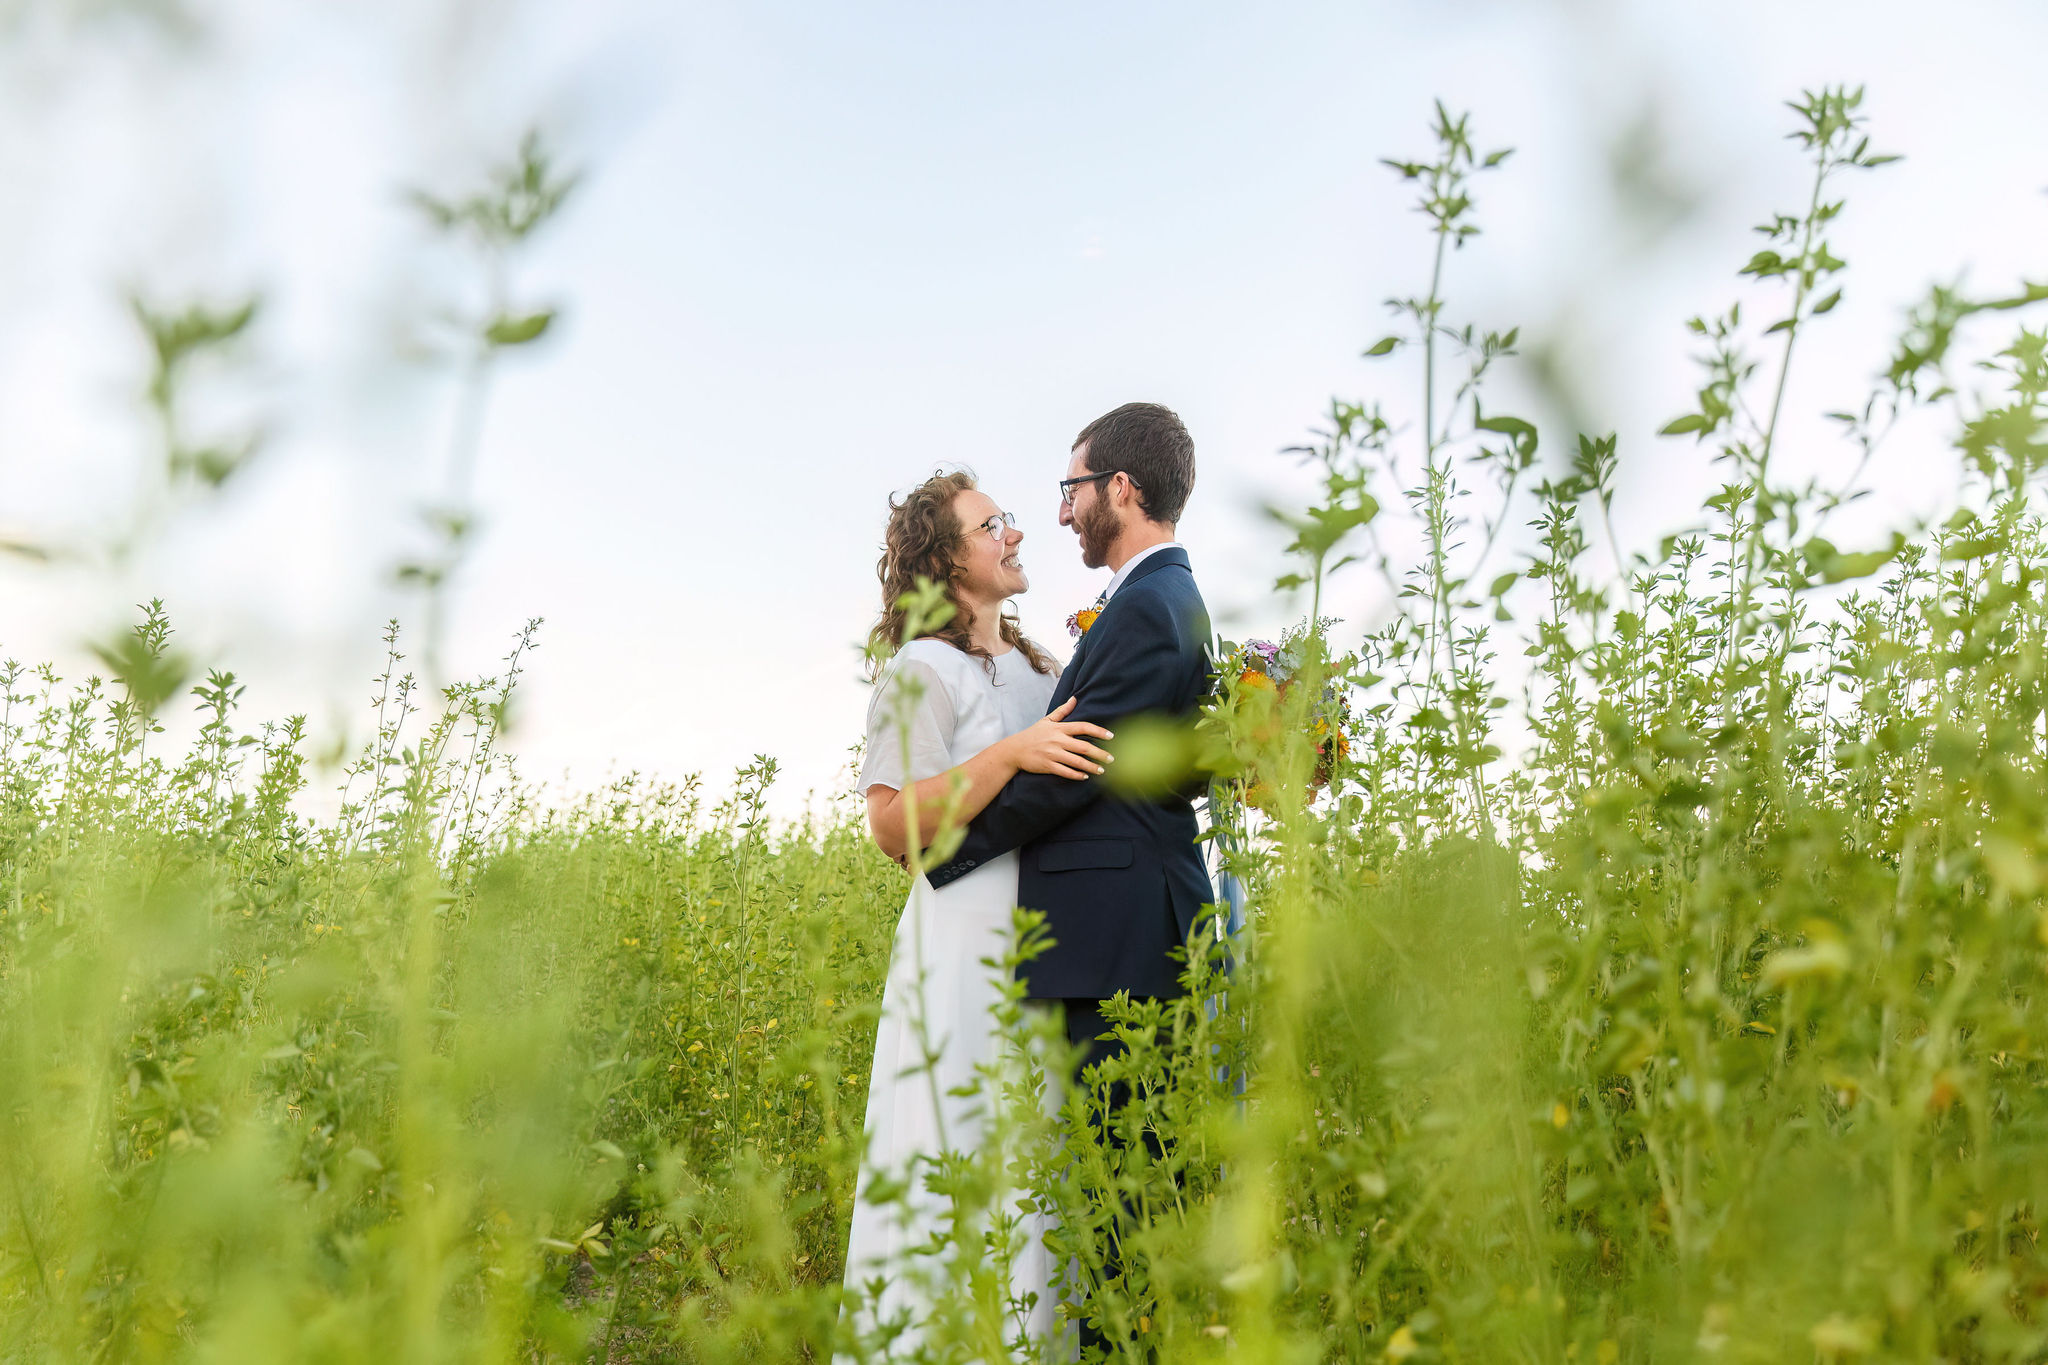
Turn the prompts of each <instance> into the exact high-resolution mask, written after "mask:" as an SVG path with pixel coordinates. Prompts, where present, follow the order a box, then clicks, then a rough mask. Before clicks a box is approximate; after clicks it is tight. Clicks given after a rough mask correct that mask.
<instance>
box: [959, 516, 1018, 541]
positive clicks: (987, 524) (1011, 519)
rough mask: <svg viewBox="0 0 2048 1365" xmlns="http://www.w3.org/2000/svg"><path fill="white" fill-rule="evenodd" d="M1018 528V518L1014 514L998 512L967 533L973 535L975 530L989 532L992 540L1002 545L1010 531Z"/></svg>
mask: <svg viewBox="0 0 2048 1365" xmlns="http://www.w3.org/2000/svg"><path fill="white" fill-rule="evenodd" d="M1016 529H1017V518H1016V517H1015V516H1014V515H1012V514H1011V513H1009V512H998V513H996V514H995V515H994V516H992V517H990V518H989V519H988V520H987V521H984V522H981V523H979V524H977V525H976V526H974V527H973V528H972V529H971V530H969V531H968V532H967V534H968V535H973V534H974V532H975V531H982V532H985V533H987V535H988V538H989V539H990V540H993V541H994V542H995V543H996V544H998V545H1000V544H1002V543H1003V541H1004V540H1005V539H1007V538H1008V536H1009V534H1010V532H1012V531H1014V530H1016Z"/></svg>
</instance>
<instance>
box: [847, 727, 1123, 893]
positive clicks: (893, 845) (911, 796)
mask: <svg viewBox="0 0 2048 1365" xmlns="http://www.w3.org/2000/svg"><path fill="white" fill-rule="evenodd" d="M1073 709H1074V699H1073V698H1071V697H1070V698H1068V699H1067V700H1066V701H1064V702H1062V703H1061V704H1060V705H1059V707H1058V708H1057V709H1055V710H1054V711H1053V712H1052V713H1051V714H1050V715H1048V716H1046V717H1045V719H1043V720H1041V721H1039V722H1037V723H1036V724H1035V725H1031V726H1029V727H1027V728H1025V729H1022V730H1019V731H1018V732H1017V733H1016V734H1014V735H1005V736H1004V737H1003V738H1001V739H999V740H997V741H996V742H995V743H993V744H991V745H989V746H988V747H987V748H986V749H983V750H982V751H981V752H980V753H978V754H976V755H975V756H974V757H972V758H970V759H968V760H967V761H966V762H965V763H962V764H960V765H959V766H958V767H955V768H951V769H948V770H947V771H945V772H942V773H940V774H939V775H938V776H936V777H927V778H926V779H925V780H924V781H922V782H918V783H915V784H913V785H912V786H911V787H910V788H909V789H908V790H906V791H899V790H897V789H896V788H894V787H888V786H882V785H880V784H877V785H875V786H872V787H869V788H868V831H869V832H870V833H871V834H872V835H873V836H874V840H875V846H876V847H877V848H879V849H881V850H882V852H884V853H886V854H888V855H889V856H890V857H892V858H895V859H896V860H898V861H899V862H900V861H902V859H903V858H904V856H905V855H906V854H907V853H908V851H909V848H910V836H909V827H910V809H911V803H912V802H913V801H914V802H915V803H916V809H917V841H918V844H919V846H920V847H929V846H930V844H931V842H932V840H933V839H934V838H936V837H937V835H938V832H939V825H940V823H941V822H942V821H944V820H945V819H946V815H947V810H948V807H949V806H951V805H952V803H953V800H954V797H953V788H954V783H955V782H956V781H960V782H964V783H965V790H963V791H962V792H961V793H960V797H959V804H958V805H957V806H956V807H953V809H952V820H951V822H950V823H951V824H952V825H954V826H955V827H957V826H960V825H964V824H966V823H967V822H968V821H969V820H972V819H973V818H974V817H975V816H977V815H979V814H981V812H982V811H983V809H985V808H986V807H987V805H988V803H989V802H991V801H993V800H995V797H996V793H997V792H999V791H1001V790H1002V789H1003V784H1004V783H1006V782H1008V781H1009V780H1010V779H1011V778H1012V777H1015V776H1016V775H1017V774H1018V773H1020V772H1031V773H1052V774H1056V775H1058V776H1060V777H1067V778H1072V779H1074V780H1075V781H1081V780H1084V779H1086V778H1089V777H1092V776H1094V775H1096V774H1098V773H1100V772H1101V771H1102V768H1103V765H1104V764H1106V763H1108V762H1110V761H1111V759H1110V756H1109V754H1107V753H1106V752H1104V751H1103V750H1101V749H1098V748H1096V747H1095V746H1094V745H1093V744H1091V743H1089V742H1088V741H1089V739H1090V738H1091V737H1092V738H1095V739H1109V738H1111V735H1110V732H1109V731H1107V730H1105V729H1103V728H1102V727H1101V726H1100V725H1094V724H1090V723H1089V722H1087V721H1070V720H1068V719H1067V718H1066V716H1067V713H1068V712H1069V711H1071V710H1073Z"/></svg>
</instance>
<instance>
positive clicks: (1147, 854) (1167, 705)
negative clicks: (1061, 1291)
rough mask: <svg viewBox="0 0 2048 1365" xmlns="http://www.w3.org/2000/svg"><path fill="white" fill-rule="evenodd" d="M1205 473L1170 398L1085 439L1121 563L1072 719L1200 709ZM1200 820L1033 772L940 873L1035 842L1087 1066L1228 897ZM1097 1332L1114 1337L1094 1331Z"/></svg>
mask: <svg viewBox="0 0 2048 1365" xmlns="http://www.w3.org/2000/svg"><path fill="white" fill-rule="evenodd" d="M1194 485H1195V444H1194V441H1193V440H1191V439H1190V438H1189V436H1188V431H1187V428H1186V427H1184V426H1182V425H1181V421H1180V418H1178V417H1176V416H1175V415H1174V414H1173V413H1172V412H1170V411H1169V410H1167V409H1166V408H1163V407H1160V406H1159V405H1158V404H1156V403H1126V404H1125V405H1124V406H1122V407H1120V408H1118V409H1116V410H1115V411H1114V412H1110V413H1106V414H1104V415H1103V416H1101V417H1098V418H1096V419H1095V420H1094V421H1093V422H1090V423H1089V424H1088V425H1087V426H1086V427H1084V428H1083V429H1082V431H1081V434H1080V435H1079V436H1077V437H1075V438H1074V446H1073V455H1072V458H1071V459H1069V460H1068V462H1067V477H1066V478H1064V479H1062V480H1060V525H1062V526H1071V527H1072V528H1073V531H1074V534H1075V535H1076V536H1078V537H1079V538H1080V541H1081V562H1082V563H1084V564H1086V565H1087V566H1088V567H1089V568H1091V569H1103V568H1106V569H1109V570H1110V571H1111V572H1112V573H1113V574H1114V575H1115V576H1114V577H1112V578H1111V579H1110V580H1109V586H1108V587H1107V588H1105V589H1103V592H1102V596H1101V597H1099V598H1097V599H1096V602H1095V607H1094V609H1093V610H1092V611H1087V612H1080V613H1077V614H1076V617H1075V622H1076V624H1077V625H1078V626H1079V628H1080V629H1081V630H1082V632H1083V633H1082V635H1081V642H1080V644H1079V645H1077V646H1076V647H1075V649H1074V657H1073V660H1072V661H1071V662H1070V663H1068V664H1067V668H1066V671H1065V672H1064V673H1062V674H1061V675H1060V681H1059V687H1058V688H1057V689H1056V690H1055V691H1054V692H1053V694H1052V702H1051V704H1050V706H1051V708H1056V707H1058V706H1059V705H1060V704H1061V703H1062V702H1064V701H1066V700H1067V698H1069V697H1077V698H1079V700H1078V702H1077V703H1076V704H1075V707H1074V710H1073V713H1072V714H1071V715H1069V716H1068V717H1067V719H1068V720H1088V721H1094V722H1095V723H1097V724H1099V725H1103V726H1106V727H1108V728H1109V729H1111V730H1114V729H1116V727H1117V726H1119V725H1121V724H1123V723H1124V722H1125V721H1128V720H1130V719H1131V718H1133V717H1136V716H1160V717H1166V718H1170V719H1185V718H1188V717H1191V716H1192V715H1193V713H1194V711H1195V708H1196V707H1197V706H1198V705H1199V704H1200V701H1201V699H1202V697H1203V696H1204V695H1205V694H1206V693H1207V692H1208V690H1209V679H1210V664H1209V658H1208V648H1207V646H1208V640H1209V615H1208V612H1207V611H1206V610H1205V609H1204V608H1203V606H1202V595H1201V593H1199V592H1197V591H1196V590H1195V576H1194V574H1193V573H1192V572H1191V571H1190V570H1189V568H1188V556H1187V551H1185V550H1183V549H1181V547H1180V546H1179V544H1178V543H1176V542H1175V540H1174V538H1173V537H1174V526H1175V523H1177V522H1178V521H1179V520H1180V514H1181V509H1182V508H1184V507H1185V506H1187V500H1188V493H1189V492H1190V491H1191V490H1192V489H1193V488H1194ZM1048 709H1050V708H1048ZM1196 832H1197V831H1196V824H1195V811H1194V806H1193V804H1192V802H1191V800H1190V797H1189V795H1188V794H1187V793H1186V792H1185V791H1182V792H1175V793H1173V794H1170V795H1167V796H1162V797H1157V798H1154V799H1146V800H1137V799H1132V798H1129V797H1125V796H1121V795H1118V794H1117V793H1115V792H1113V791H1111V790H1108V789H1107V788H1105V787H1104V785H1103V784H1102V782H1101V780H1100V779H1098V778H1092V777H1091V778H1089V779H1087V780H1086V781H1082V782H1076V781H1074V780H1072V779H1071V778H1065V777H1056V776H1050V775H1046V774H1042V773H1019V774H1017V775H1016V776H1015V777H1013V778H1011V779H1010V782H1009V785H1007V786H1005V787H1004V788H1003V790H1002V791H1001V792H1000V793H998V794H997V796H996V798H995V800H994V801H992V802H990V803H989V805H988V807H987V809H985V810H983V811H982V813H981V814H980V815H978V816H976V817H975V818H974V820H973V821H972V822H971V823H970V824H969V825H968V827H967V834H966V838H965V839H964V840H963V841H962V843H961V845H960V848H959V851H958V852H957V853H955V854H954V855H953V858H952V860H951V861H950V862H948V863H946V864H944V865H943V866H941V867H937V868H934V869H932V870H930V871H929V872H928V873H927V875H928V876H929V877H930V879H931V883H932V885H934V886H944V885H946V883H948V882H950V881H953V880H954V879H956V878H958V877H960V876H962V875H964V874H965V873H967V872H969V871H971V870H973V869H974V868H975V867H977V866H979V865H980V864H982V863H985V862H987V861H988V860H989V859H991V858H994V857H996V856H998V855H999V854H1002V853H1005V852H1007V851H1009V850H1011V849H1017V850H1019V853H1020V858H1019V862H1020V863H1021V866H1020V868H1019V870H1018V885H1017V899H1018V901H1019V902H1020V903H1021V904H1023V905H1024V906H1026V907H1028V908H1030V909H1033V910H1038V911H1042V912H1043V913H1044V915H1045V919H1046V927H1047V928H1048V929H1049V930H1050V932H1051V935H1052V938H1053V946H1052V947H1051V948H1050V949H1049V950H1048V951H1046V952H1045V953H1044V954H1043V955H1041V956H1040V957H1038V958H1037V959H1035V960H1034V961H1032V962H1029V963H1027V964H1025V966H1024V967H1023V969H1022V972H1023V978H1024V988H1025V993H1026V995H1028V996H1030V997H1031V998H1033V999H1036V1000H1041V1001H1048V1002H1054V1003H1058V1004H1060V1005H1062V1006H1063V1007H1064V1012H1065V1015H1066V1032H1067V1040H1068V1041H1069V1042H1071V1043H1074V1044H1075V1045H1077V1046H1078V1047H1080V1048H1081V1049H1082V1057H1081V1064H1082V1066H1083V1067H1084V1068H1085V1067H1087V1066H1089V1065H1091V1064H1093V1063H1094V1062H1097V1061H1100V1060H1101V1059H1102V1058H1104V1057H1108V1056H1111V1055H1114V1054H1115V1053H1116V1052H1119V1051H1121V1050H1122V1045H1121V1044H1120V1043H1117V1042H1115V1041H1114V1040H1113V1039H1107V1038H1105V1037H1104V1036H1103V1035H1104V1034H1105V1033H1107V1032H1108V1029H1109V1026H1108V1024H1107V1023H1105V1022H1104V1020H1103V1017H1102V1005H1103V1002H1104V1001H1105V1000H1107V999H1108V998H1109V997H1110V996H1112V995H1115V994H1116V993H1117V992H1118V991H1129V992H1130V993H1131V995H1132V996H1134V997H1138V998H1144V997H1155V998H1167V997H1172V996H1177V995H1180V994H1181V993H1182V987H1181V982H1180V969H1179V966H1178V965H1177V964H1176V963H1175V962H1174V961H1173V958H1172V953H1173V950H1174V949H1176V948H1180V947H1184V946H1185V945H1186V944H1187V942H1188V939H1189V936H1190V935H1191V934H1192V933H1193V932H1194V930H1195V927H1196V923H1197V921H1198V920H1200V919H1201V917H1202V913H1203V908H1204V907H1205V906H1207V905H1209V904H1210V903H1211V902H1213V901H1214V900H1215V894H1214V890H1213V888H1212V887H1211V886H1210V884H1209V873H1208V869H1207V868H1206V867H1205V866H1204V864H1203V861H1202V855H1201V851H1200V849H1199V848H1198V846H1197V845H1196V843H1195V836H1196ZM1205 922H1206V921H1205ZM1111 1102H1112V1105H1114V1104H1117V1103H1120V1102H1121V1100H1120V1097H1119V1096H1117V1095H1115V1094H1112V1096H1111ZM1098 1121H1100V1120H1098ZM1083 1340H1084V1344H1085V1343H1087V1342H1089V1341H1091V1340H1092V1341H1094V1342H1096V1343H1098V1344H1099V1342H1100V1338H1099V1337H1096V1336H1095V1334H1094V1333H1093V1332H1092V1331H1084V1333H1083Z"/></svg>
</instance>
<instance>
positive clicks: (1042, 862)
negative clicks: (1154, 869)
mask: <svg viewBox="0 0 2048 1365" xmlns="http://www.w3.org/2000/svg"><path fill="white" fill-rule="evenodd" d="M1130 865H1131V841H1130V840H1129V839H1061V840H1058V841H1057V842H1054V843H1049V844H1040V845H1039V847H1038V870H1039V871H1040V872H1080V871H1084V870H1086V869H1090V868H1098V869H1104V868H1115V867H1129V866H1130Z"/></svg>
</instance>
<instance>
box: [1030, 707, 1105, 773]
mask: <svg viewBox="0 0 2048 1365" xmlns="http://www.w3.org/2000/svg"><path fill="white" fill-rule="evenodd" d="M1075 700H1076V698H1073V697H1069V698H1067V699H1066V700H1065V701H1063V702H1061V703H1060V704H1059V705H1058V706H1057V707H1055V708H1054V709H1053V711H1052V713H1051V714H1050V715H1048V716H1047V717H1046V718H1045V719H1044V720H1041V721H1039V722H1038V723H1037V724H1035V725H1033V726H1031V727H1030V728H1029V729H1025V730H1019V731H1018V732H1017V733H1016V734H1014V735H1011V736H1010V737H1009V739H1007V740H1006V741H1004V742H1005V743H1007V744H1008V745H1009V746H1010V757H1011V759H1012V761H1014V762H1015V763H1016V765H1017V769H1018V771H1019V772H1027V773H1053V774H1056V775H1058V776H1060V777H1071V778H1075V779H1081V778H1087V777H1093V776H1094V775H1095V774H1097V773H1099V772H1101V771H1102V770H1103V769H1104V768H1105V767H1107V766H1108V765H1109V764H1111V763H1114V762H1115V761H1116V759H1115V756H1114V755H1112V754H1109V753H1106V752H1105V751H1103V750H1101V749H1098V748H1096V747H1095V746H1094V745H1093V744H1090V743H1089V742H1088V739H1089V737H1091V736H1092V737H1094V738H1096V739H1110V738H1113V736H1112V735H1111V734H1110V732H1109V731H1107V730H1105V729H1103V728H1102V727H1101V726H1100V725H1096V724H1093V723H1091V722H1089V721H1085V720H1068V719H1067V713H1068V712H1070V711H1072V710H1073V709H1074V702H1075Z"/></svg>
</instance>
